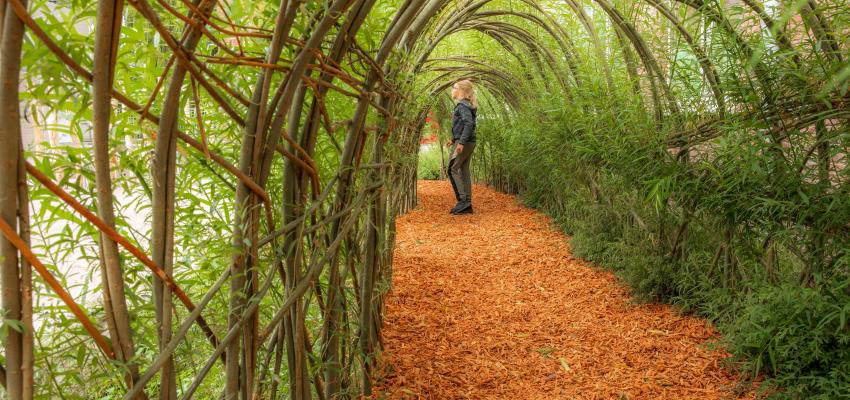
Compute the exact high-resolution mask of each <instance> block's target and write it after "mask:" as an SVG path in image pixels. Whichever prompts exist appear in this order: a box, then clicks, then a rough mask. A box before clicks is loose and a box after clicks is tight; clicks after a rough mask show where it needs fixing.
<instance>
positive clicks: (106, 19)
mask: <svg viewBox="0 0 850 400" xmlns="http://www.w3.org/2000/svg"><path fill="white" fill-rule="evenodd" d="M123 6H124V2H123V1H122V0H101V1H100V2H99V3H98V7H97V17H96V18H97V19H96V26H95V33H96V34H95V49H94V66H93V69H92V78H93V79H92V130H93V131H92V139H93V146H94V147H93V153H94V167H95V183H96V185H97V205H98V207H97V213H98V216H99V217H100V218H101V219H102V220H103V222H104V223H105V224H106V225H108V226H109V227H110V228H113V229H115V215H114V204H113V194H112V177H111V175H110V174H111V168H110V166H109V120H110V113H111V112H112V106H111V103H110V101H111V95H112V83H113V78H114V74H113V70H114V69H113V68H114V62H113V60H115V57H116V55H115V54H114V52H115V51H117V41H118V38H119V34H120V26H121V20H122V15H121V13H122V10H123ZM100 255H101V268H102V271H101V275H102V279H103V291H104V302H105V303H108V304H109V306H108V307H107V308H106V310H107V311H109V314H108V315H107V316H106V318H107V323H108V325H109V328H110V335H111V337H112V341H113V348H114V349H115V355H116V358H117V359H118V360H120V361H124V362H128V361H129V360H132V359H133V357H134V354H135V350H134V346H133V338H132V332H131V329H130V313H129V311H128V309H127V299H126V296H125V293H124V274H123V271H122V268H121V260H120V258H119V255H118V245H117V244H116V243H115V241H113V240H112V239H111V238H109V237H108V236H106V235H105V234H103V233H101V234H100ZM138 373H139V370H138V366H137V365H135V363H132V362H131V363H130V364H129V371H128V376H127V384H128V386H132V385H133V382H134V381H135V379H136V378H137V377H138Z"/></svg>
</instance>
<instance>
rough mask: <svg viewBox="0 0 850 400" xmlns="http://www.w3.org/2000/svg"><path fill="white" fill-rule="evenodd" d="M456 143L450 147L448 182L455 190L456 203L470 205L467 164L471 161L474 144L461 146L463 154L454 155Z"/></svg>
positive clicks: (470, 185) (469, 183)
mask: <svg viewBox="0 0 850 400" xmlns="http://www.w3.org/2000/svg"><path fill="white" fill-rule="evenodd" d="M456 148H457V143H455V144H453V145H452V150H451V155H452V158H451V160H450V161H449V180H450V181H451V182H452V188H454V189H455V197H457V201H458V202H467V203H472V176H471V175H470V174H469V162H470V161H472V151H473V150H475V143H474V142H473V143H467V144H465V145H463V152H461V153H460V154H455V149H456Z"/></svg>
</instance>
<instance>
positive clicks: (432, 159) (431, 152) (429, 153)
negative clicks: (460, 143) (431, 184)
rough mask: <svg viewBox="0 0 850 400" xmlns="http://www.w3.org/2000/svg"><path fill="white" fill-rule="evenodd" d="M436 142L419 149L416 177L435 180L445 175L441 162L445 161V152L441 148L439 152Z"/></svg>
mask: <svg viewBox="0 0 850 400" xmlns="http://www.w3.org/2000/svg"><path fill="white" fill-rule="evenodd" d="M440 151H441V149H440V147H439V145H438V144H435V145H432V146H428V147H427V148H423V149H421V150H420V151H419V163H418V164H417V170H416V177H417V179H426V180H436V179H443V178H445V177H446V171H445V170H444V169H445V168H444V167H443V163H444V162H446V161H445V158H446V157H447V154H445V151H444V150H443V154H440Z"/></svg>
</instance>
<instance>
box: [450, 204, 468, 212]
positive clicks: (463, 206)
mask: <svg viewBox="0 0 850 400" xmlns="http://www.w3.org/2000/svg"><path fill="white" fill-rule="evenodd" d="M471 212H472V203H460V204H458V205H457V206H455V208H452V214H468V213H471Z"/></svg>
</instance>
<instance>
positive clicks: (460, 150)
mask: <svg viewBox="0 0 850 400" xmlns="http://www.w3.org/2000/svg"><path fill="white" fill-rule="evenodd" d="M455 153H457V154H460V153H463V145H462V144H460V143H458V145H457V147H455Z"/></svg>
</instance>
